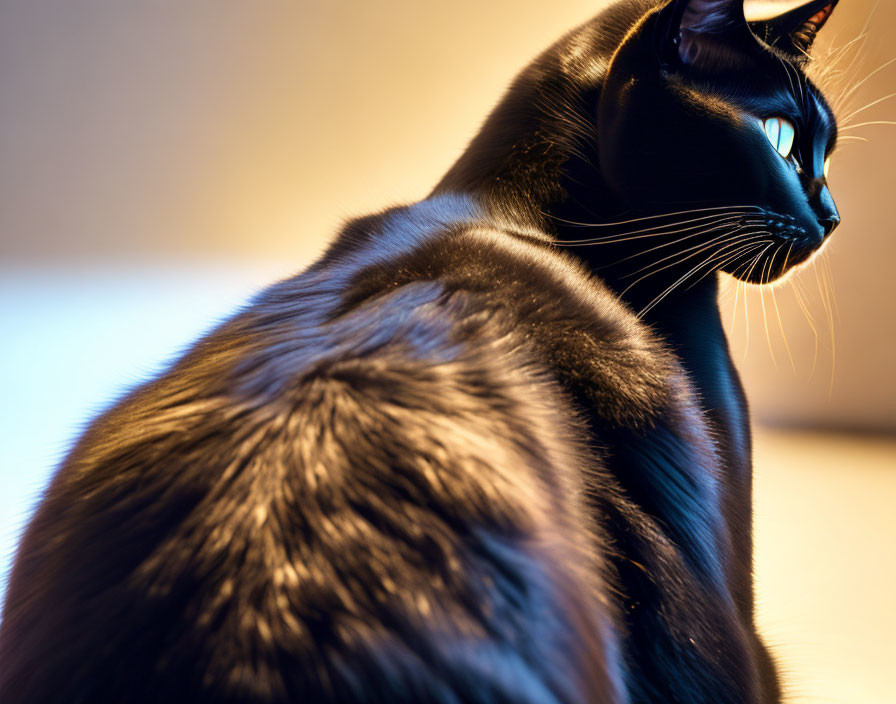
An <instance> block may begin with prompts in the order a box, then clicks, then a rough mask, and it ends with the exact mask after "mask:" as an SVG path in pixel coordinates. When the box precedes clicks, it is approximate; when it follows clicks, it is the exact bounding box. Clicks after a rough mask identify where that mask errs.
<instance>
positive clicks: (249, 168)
mask: <svg viewBox="0 0 896 704" xmlns="http://www.w3.org/2000/svg"><path fill="white" fill-rule="evenodd" d="M607 4H609V3H607V2H604V1H602V0H588V1H585V0H553V2H551V3H546V2H531V1H528V2H527V1H526V0H523V2H520V0H515V1H514V2H511V1H510V0H490V1H489V2H488V3H480V2H474V1H473V0H451V1H450V2H449V1H448V0H428V2H426V3H420V2H418V1H414V2H412V1H411V0H382V1H381V2H378V3H362V2H348V1H345V0H302V1H297V0H262V1H261V2H253V3H245V2H237V1H236V0H190V1H189V2H182V1H175V0H146V1H144V2H140V3H121V2H116V1H115V0H81V1H80V2H78V3H71V2H65V1H64V0H2V2H0V95H2V100H0V330H2V334H3V343H2V345H0V392H2V399H3V403H2V407H0V457H2V464H0V486H2V492H0V558H2V562H0V578H2V579H3V580H5V575H6V572H7V569H8V565H9V559H10V556H11V554H12V551H13V549H14V545H15V543H16V540H17V537H18V535H19V532H20V530H21V527H22V526H23V524H24V522H25V520H26V519H27V517H28V515H29V513H30V511H31V509H32V508H33V506H34V503H35V501H36V500H37V498H38V496H39V493H40V490H41V488H42V487H43V486H44V485H45V483H46V481H47V479H48V477H49V476H50V473H51V472H52V470H53V468H54V466H55V465H56V463H57V462H58V461H59V459H60V458H61V457H62V456H63V455H64V453H65V451H66V449H67V448H68V447H69V446H70V445H71V442H72V440H73V438H75V437H76V436H77V434H78V432H79V431H80V430H81V429H82V428H83V427H84V425H85V423H86V422H87V421H88V420H89V419H90V418H91V417H92V416H93V415H95V414H96V413H97V412H98V411H99V410H101V409H102V408H104V407H105V406H106V405H108V404H109V403H110V402H111V401H112V400H113V399H114V398H116V397H117V396H118V395H119V394H120V393H121V392H122V390H123V389H126V388H127V387H128V386H130V385H132V384H134V383H137V382H139V381H140V380H142V379H145V378H147V376H149V375H151V374H152V373H153V372H154V371H156V370H158V369H160V368H161V367H162V366H163V365H164V363H165V362H167V361H169V360H171V359H172V357H173V356H174V355H176V354H177V352H178V351H179V350H181V349H182V348H183V347H184V346H185V345H186V344H187V343H189V342H190V341H191V340H192V339H194V338H195V337H196V336H197V335H198V334H199V333H200V332H202V331H203V330H205V329H207V328H208V327H210V326H211V325H212V324H214V323H215V322H216V321H218V320H220V319H221V318H223V317H225V316H226V315H228V313H230V312H232V311H233V310H234V309H235V308H236V307H237V306H238V305H239V304H240V303H242V302H243V301H245V300H246V298H247V297H248V296H250V295H251V294H252V293H253V292H255V291H257V290H259V289H260V288H262V287H263V286H265V285H266V284H268V283H270V282H272V281H274V280H276V279H277V278H282V277H285V276H288V275H290V274H293V273H295V272H297V271H299V270H301V269H302V268H304V267H305V266H306V265H307V264H308V263H309V262H310V261H311V260H312V259H313V258H314V257H315V256H316V255H317V254H318V253H319V252H320V251H321V250H322V249H323V247H324V246H325V244H326V243H327V241H328V240H329V239H330V238H331V236H332V234H333V233H334V231H335V229H336V228H337V227H338V226H339V224H340V222H341V221H342V220H344V219H345V218H347V217H350V216H352V215H357V214H362V213H364V212H367V211H370V210H374V209H379V208H382V207H384V206H387V205H390V204H394V203H398V202H405V201H412V200H416V199H419V198H421V197H423V196H425V194H426V193H427V192H428V191H429V189H430V188H431V187H432V185H433V184H434V183H435V182H436V181H437V179H438V178H439V176H440V175H441V174H442V172H443V171H444V170H445V169H447V167H448V166H450V165H451V163H452V162H453V161H454V159H455V158H456V157H457V156H458V155H459V154H460V153H461V151H462V150H463V149H464V147H465V146H466V144H467V142H468V140H469V139H470V138H471V137H472V136H473V135H474V134H475V132H476V130H477V129H478V126H479V125H480V124H481V122H482V120H483V119H484V118H485V116H486V114H487V113H488V111H489V109H490V108H491V107H492V106H493V105H494V104H495V102H496V101H497V99H498V98H499V96H500V95H501V93H502V92H503V90H504V88H505V87H506V86H507V84H508V82H509V81H510V79H511V78H512V77H513V75H514V74H515V73H516V72H517V71H518V70H519V69H520V68H522V67H523V66H524V65H525V64H526V63H527V62H528V61H529V60H530V59H531V58H532V57H533V56H534V55H535V54H537V53H538V52H539V51H540V50H541V49H543V48H545V47H546V46H547V45H548V44H550V43H551V42H553V41H554V40H555V39H556V38H558V37H559V36H560V35H561V34H562V33H563V32H565V31H566V30H568V29H570V28H571V27H573V26H574V25H576V24H578V23H580V22H582V21H584V20H586V19H587V18H589V17H590V16H591V15H592V14H594V13H595V12H597V11H598V10H600V9H601V8H602V7H603V6H605V5H607ZM792 4H794V3H792V2H790V3H787V2H784V3H782V5H792ZM748 7H749V6H748ZM893 26H896V5H894V4H893V3H889V2H883V3H879V4H878V5H877V6H875V3H874V0H842V2H841V3H840V5H839V7H838V9H837V11H836V13H835V14H834V17H833V19H832V20H831V21H830V22H829V24H828V26H827V27H826V29H825V32H824V34H823V35H822V39H821V40H820V42H819V48H818V52H817V55H818V56H820V57H826V56H827V55H828V52H832V53H831V56H830V58H828V59H823V61H822V62H820V63H825V62H832V61H836V62H837V63H836V65H835V68H836V70H837V72H835V75H834V76H832V81H831V85H830V86H829V88H828V90H829V93H830V94H831V95H833V96H835V97H836V96H837V95H841V94H843V93H845V92H848V93H849V95H848V96H847V97H848V100H847V104H846V106H845V107H844V108H842V109H841V118H849V119H848V120H847V121H849V122H851V123H853V124H857V123H859V124H860V123H865V122H878V121H887V120H893V119H894V117H896V99H894V100H893V101H890V100H889V99H886V100H882V101H881V102H879V103H876V102H875V101H878V100H879V99H882V98H885V97H886V96H888V95H889V94H891V93H893V92H894V91H896V64H893V65H890V64H889V63H888V62H890V61H891V60H893V59H894V58H896V50H894V49H893V48H892V47H893V44H892V32H893V30H892V27H893ZM843 47H845V50H844V51H842V52H841V51H839V48H843ZM866 106H868V107H867V108H866ZM863 108H864V109H863ZM857 110H858V111H859V112H856V113H855V114H853V115H850V114H851V113H854V112H855V111H857ZM848 134H849V135H850V138H849V139H846V140H843V143H842V147H841V148H839V149H838V151H837V153H836V154H835V156H834V159H833V163H832V168H831V176H830V181H831V187H832V192H833V194H834V197H835V199H836V200H837V203H838V205H839V207H840V211H841V215H842V217H843V224H842V226H841V227H840V229H839V230H838V232H837V234H836V236H835V237H834V238H833V241H832V243H831V244H830V246H829V247H828V249H827V251H826V252H825V254H824V256H823V257H820V258H819V259H818V260H816V263H815V264H814V265H813V266H809V267H807V268H806V269H804V270H803V271H801V272H800V273H799V274H798V275H797V276H793V277H791V278H790V279H789V280H788V281H787V282H785V283H783V284H781V285H779V286H776V287H775V288H774V289H769V290H765V291H764V292H762V293H760V292H759V291H758V290H755V289H751V288H749V289H746V290H745V289H744V288H743V287H740V288H738V287H736V286H733V285H731V284H728V285H727V286H726V291H725V294H724V295H725V306H726V311H727V312H726V318H727V319H728V321H729V323H730V333H731V337H732V341H733V345H734V348H735V356H736V360H737V361H738V363H739V364H740V366H741V369H742V371H743V375H744V379H745V383H746V386H747V389H748V394H749V396H750V398H751V400H752V408H753V413H754V417H755V421H756V423H757V427H758V435H757V448H756V490H757V498H756V502H757V504H756V521H755V522H756V531H757V566H756V567H757V574H758V590H759V595H758V601H759V616H760V622H761V624H762V627H763V629H764V631H765V632H766V634H767V637H768V639H769V641H770V643H771V644H772V646H773V647H774V649H775V652H776V653H777V654H778V657H779V659H780V661H781V663H782V666H783V669H784V676H785V681H786V684H787V689H788V692H789V697H790V699H789V701H793V702H843V703H848V704H852V703H854V702H863V703H877V702H896V695H894V694H893V693H892V691H893V689H894V688H893V686H892V685H893V679H892V669H891V668H892V662H893V661H894V659H896V645H894V643H896V639H894V637H893V635H892V634H893V633H896V609H894V607H893V606H892V595H893V593H896V550H894V547H893V538H894V534H896V519H894V515H893V507H894V505H896V375H894V373H893V371H892V366H893V365H892V362H891V360H892V359H893V347H894V344H896V315H894V312H893V304H894V295H896V283H894V276H893V275H892V273H891V269H892V263H893V260H894V258H896V237H894V232H893V229H894V228H893V226H892V224H891V223H892V222H893V218H892V212H891V209H892V205H893V193H894V185H896V184H894V164H896V161H894V160H896V129H894V128H893V127H891V126H886V125H877V124H872V125H866V126H864V127H858V128H854V129H850V130H849V131H848ZM864 140H868V141H864Z"/></svg>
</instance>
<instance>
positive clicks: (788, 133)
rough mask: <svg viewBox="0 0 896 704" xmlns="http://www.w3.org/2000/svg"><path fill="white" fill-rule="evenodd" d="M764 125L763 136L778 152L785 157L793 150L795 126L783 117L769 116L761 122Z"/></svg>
mask: <svg viewBox="0 0 896 704" xmlns="http://www.w3.org/2000/svg"><path fill="white" fill-rule="evenodd" d="M763 126H764V127H765V136H766V137H768V141H769V142H771V143H772V146H773V147H774V148H775V149H776V150H777V152H778V154H780V155H781V156H783V157H784V158H785V159H786V158H788V157H789V156H790V153H791V152H792V151H793V142H794V139H795V138H796V128H795V127H794V126H793V123H792V122H791V121H790V120H788V119H786V118H783V117H769V118H768V119H766V120H765V122H764V123H763Z"/></svg>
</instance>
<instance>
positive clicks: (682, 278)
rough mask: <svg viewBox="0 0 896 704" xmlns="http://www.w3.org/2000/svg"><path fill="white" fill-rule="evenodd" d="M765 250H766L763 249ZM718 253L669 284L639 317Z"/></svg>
mask: <svg viewBox="0 0 896 704" xmlns="http://www.w3.org/2000/svg"><path fill="white" fill-rule="evenodd" d="M769 246H771V245H769ZM763 251H764V250H763ZM717 256H718V254H713V255H711V256H710V257H708V258H707V259H705V260H704V261H702V262H700V263H699V264H697V266H695V267H693V268H692V269H691V270H690V271H688V272H687V273H685V274H684V275H682V276H681V277H680V278H679V279H678V280H677V281H676V282H675V283H673V284H672V285H671V286H669V287H668V288H667V289H666V290H665V291H663V293H661V294H660V295H659V296H657V297H656V298H654V299H653V301H651V302H650V303H649V304H648V305H647V306H646V307H645V308H643V309H642V310H641V311H640V312H639V313H638V317H639V318H643V317H644V316H645V315H646V314H647V313H648V312H650V310H652V309H653V308H654V307H655V306H656V305H658V304H659V303H660V302H661V301H662V300H663V299H664V298H666V296H668V295H669V294H670V293H672V291H674V290H675V289H676V288H678V286H679V285H681V284H682V283H683V282H684V281H686V280H687V279H688V278H689V277H690V276H691V275H692V274H693V273H694V272H696V271H698V270H699V269H700V268H701V267H703V266H706V264H708V263H710V262H711V261H712V259H713V258H714V257H717Z"/></svg>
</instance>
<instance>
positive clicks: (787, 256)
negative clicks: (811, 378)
mask: <svg viewBox="0 0 896 704" xmlns="http://www.w3.org/2000/svg"><path fill="white" fill-rule="evenodd" d="M781 246H782V247H783V246H784V245H783V244H782V245H781ZM792 251H793V242H791V243H790V247H788V248H787V254H785V255H784V266H783V267H782V271H784V272H786V271H787V262H788V261H790V253H791V252H792ZM775 255H776V256H777V252H775ZM772 260H773V261H774V258H773V259H772ZM771 293H772V303H774V305H775V313H776V314H777V316H778V327H779V328H780V329H781V337H782V338H783V340H784V349H786V350H787V357H788V358H789V359H790V368H791V369H793V371H794V373H796V363H795V362H794V361H793V353H792V352H791V351H790V343H789V342H788V341H787V332H786V331H785V330H784V321H783V320H782V319H781V309H780V308H779V307H778V297H777V296H776V295H775V287H774V286H772V288H771Z"/></svg>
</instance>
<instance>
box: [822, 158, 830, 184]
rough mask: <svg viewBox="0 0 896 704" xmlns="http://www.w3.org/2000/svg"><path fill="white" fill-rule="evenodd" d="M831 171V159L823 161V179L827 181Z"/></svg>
mask: <svg viewBox="0 0 896 704" xmlns="http://www.w3.org/2000/svg"><path fill="white" fill-rule="evenodd" d="M830 171H831V157H828V158H827V159H825V160H824V177H825V179H827V177H828V173H830Z"/></svg>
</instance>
